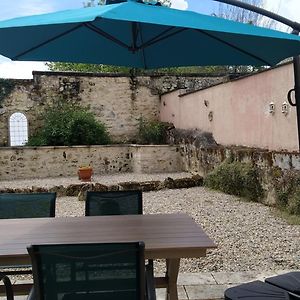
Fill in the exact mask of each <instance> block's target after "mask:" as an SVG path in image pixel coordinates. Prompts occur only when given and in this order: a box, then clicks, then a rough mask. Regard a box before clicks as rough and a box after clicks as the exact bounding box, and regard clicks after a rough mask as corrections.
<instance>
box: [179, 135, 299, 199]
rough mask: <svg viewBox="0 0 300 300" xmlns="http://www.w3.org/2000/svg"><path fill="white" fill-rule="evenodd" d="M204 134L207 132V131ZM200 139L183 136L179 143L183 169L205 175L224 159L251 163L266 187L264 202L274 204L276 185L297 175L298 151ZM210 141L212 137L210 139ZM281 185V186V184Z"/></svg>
mask: <svg viewBox="0 0 300 300" xmlns="http://www.w3.org/2000/svg"><path fill="white" fill-rule="evenodd" d="M206 134H207V133H206ZM207 140H208V139H205V141H204V143H203V141H202V142H199V138H195V139H191V138H190V136H188V138H183V137H182V136H181V141H180V143H179V146H178V147H179V152H180V157H181V161H182V168H183V170H184V171H187V172H191V173H194V174H199V175H200V176H203V177H205V176H206V175H207V174H208V173H210V172H211V171H212V170H213V169H214V168H215V167H217V166H218V165H220V164H221V163H222V162H224V160H225V159H228V158H230V160H234V161H239V162H244V163H251V164H253V165H255V166H256V167H257V168H258V170H259V174H260V178H259V180H260V182H261V183H262V186H263V188H264V191H265V199H263V201H264V202H265V203H266V204H271V205H273V204H275V199H276V193H275V188H276V185H277V184H278V183H279V184H280V182H287V181H289V180H291V179H292V178H294V177H299V175H300V153H299V152H284V151H281V152H277V151H268V150H264V149H257V148H246V147H223V146H218V145H216V144H214V143H210V145H209V143H207ZM210 142H211V141H210ZM281 188H282V186H281Z"/></svg>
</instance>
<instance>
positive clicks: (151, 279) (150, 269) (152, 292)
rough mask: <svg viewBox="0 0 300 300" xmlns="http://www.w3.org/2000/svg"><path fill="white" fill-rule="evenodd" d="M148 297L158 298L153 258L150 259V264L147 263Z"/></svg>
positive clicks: (152, 299)
mask: <svg viewBox="0 0 300 300" xmlns="http://www.w3.org/2000/svg"><path fill="white" fill-rule="evenodd" d="M146 299H147V300H156V293H155V283H154V274H153V260H149V262H148V264H147V265H146Z"/></svg>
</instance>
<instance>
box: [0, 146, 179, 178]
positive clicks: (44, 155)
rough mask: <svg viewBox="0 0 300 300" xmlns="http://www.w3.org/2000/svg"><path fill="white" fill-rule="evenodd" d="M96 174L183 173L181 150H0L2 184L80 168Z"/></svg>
mask: <svg viewBox="0 0 300 300" xmlns="http://www.w3.org/2000/svg"><path fill="white" fill-rule="evenodd" d="M82 165H91V166H92V167H93V170H94V174H113V173H118V172H137V173H161V172H177V171H181V169H182V167H181V160H180V154H179V151H178V147H176V146H168V145H162V146H160V145H155V146H140V145H109V146H90V147H87V146H73V147H12V148H7V147H3V148H0V180H14V179H28V178H47V177H60V176H61V177H68V176H75V175H76V174H77V170H78V167H79V166H82Z"/></svg>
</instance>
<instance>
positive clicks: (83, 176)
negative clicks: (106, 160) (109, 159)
mask: <svg viewBox="0 0 300 300" xmlns="http://www.w3.org/2000/svg"><path fill="white" fill-rule="evenodd" d="M92 175H93V168H92V167H91V166H80V167H79V169H78V178H79V179H80V180H81V181H85V182H86V181H91V178H92Z"/></svg>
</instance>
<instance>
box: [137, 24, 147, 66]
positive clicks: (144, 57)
mask: <svg viewBox="0 0 300 300" xmlns="http://www.w3.org/2000/svg"><path fill="white" fill-rule="evenodd" d="M140 27H141V24H140V23H139V24H138V29H139V34H140V38H141V42H142V44H143V36H142V30H141V28H140ZM142 56H143V61H144V68H145V69H147V68H148V67H147V61H146V56H145V49H142Z"/></svg>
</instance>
